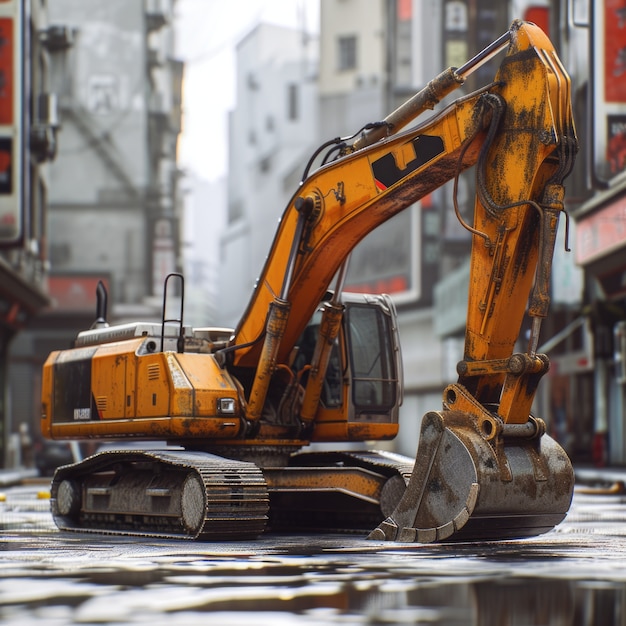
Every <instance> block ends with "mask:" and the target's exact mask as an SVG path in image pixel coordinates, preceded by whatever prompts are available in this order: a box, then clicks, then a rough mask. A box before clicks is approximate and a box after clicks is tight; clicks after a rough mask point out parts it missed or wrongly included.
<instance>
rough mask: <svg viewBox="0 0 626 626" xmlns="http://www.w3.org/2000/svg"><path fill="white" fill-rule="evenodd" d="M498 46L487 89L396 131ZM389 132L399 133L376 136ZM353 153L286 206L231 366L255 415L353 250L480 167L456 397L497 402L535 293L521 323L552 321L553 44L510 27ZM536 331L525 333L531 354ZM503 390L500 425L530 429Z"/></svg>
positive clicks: (558, 151)
mask: <svg viewBox="0 0 626 626" xmlns="http://www.w3.org/2000/svg"><path fill="white" fill-rule="evenodd" d="M505 45H507V46H508V51H507V54H506V56H505V57H504V60H503V61H502V63H501V66H500V69H499V71H498V74H497V76H496V77H495V80H494V82H493V83H492V84H491V85H488V86H486V87H485V88H483V89H481V90H479V91H478V92H476V93H473V94H470V95H469V96H467V97H464V98H461V99H459V100H457V101H456V102H454V103H453V104H452V105H450V106H449V107H448V108H447V109H445V110H444V111H443V112H442V113H440V114H439V115H437V116H435V117H434V118H433V119H431V120H429V121H428V122H426V123H424V124H421V125H419V126H417V127H416V128H414V129H412V130H409V131H407V132H403V133H397V132H396V131H397V130H398V129H399V128H400V127H401V126H403V125H406V124H407V123H408V121H409V120H410V119H412V118H414V117H415V116H417V115H419V114H420V113H422V112H423V111H424V110H425V109H427V108H432V107H433V106H434V104H435V103H436V102H438V101H439V100H440V99H441V98H442V97H443V96H445V95H447V94H448V93H449V92H450V91H452V90H453V89H455V88H456V87H458V86H460V85H461V84H463V82H464V79H465V76H466V75H467V74H468V73H469V72H470V71H472V70H473V69H474V68H475V67H476V66H477V65H478V64H480V63H482V62H483V61H484V60H486V59H487V58H490V57H491V56H492V55H493V54H495V53H497V52H498V51H499V50H501V49H502V47H503V46H505ZM389 133H396V134H391V135H390V136H384V135H385V134H389ZM381 136H382V137H381ZM352 149H353V150H354V151H353V152H352V153H351V154H348V155H347V156H344V157H343V158H340V159H338V160H337V161H335V162H332V163H330V164H328V165H326V166H324V167H322V168H320V169H319V170H318V171H316V172H315V173H314V174H313V175H312V176H310V177H309V178H308V179H306V180H305V181H304V182H303V184H302V186H301V187H300V189H299V190H298V192H297V193H296V194H295V195H294V197H293V198H292V200H291V201H290V203H289V205H288V207H287V209H286V211H285V213H284V215H283V217H282V219H281V222H280V224H279V228H278V231H277V233H276V237H275V239H274V243H273V245H272V247H271V250H270V253H269V255H268V258H267V261H266V263H265V266H264V268H263V271H262V272H261V274H260V276H259V278H258V281H257V286H256V289H255V291H254V293H253V295H252V298H251V300H250V302H249V304H248V307H247V309H246V312H245V313H244V315H243V317H242V319H241V321H240V322H239V325H238V326H237V329H236V331H235V333H234V336H233V338H232V340H231V344H230V347H229V348H228V350H229V352H230V354H231V357H232V365H233V366H234V367H236V368H241V367H249V368H256V371H257V375H256V381H257V382H258V381H259V380H260V379H262V380H263V381H265V384H259V385H255V386H253V388H252V390H251V392H250V401H251V404H252V406H251V407H249V408H250V414H251V415H252V417H253V419H256V418H257V417H258V415H260V409H261V407H262V405H263V402H264V400H265V393H266V386H267V384H269V382H268V381H269V378H270V376H271V373H272V371H273V369H274V368H275V366H276V363H284V362H286V361H287V359H288V357H289V354H290V352H291V350H292V348H293V346H294V345H295V343H296V341H297V339H298V337H299V336H300V335H301V333H302V331H303V329H304V327H305V325H306V323H307V321H308V320H309V319H310V317H311V315H312V313H313V312H314V310H315V309H316V307H317V306H318V304H319V302H320V301H321V299H322V296H323V294H324V293H325V291H326V290H327V289H328V286H329V284H330V282H331V280H332V278H333V276H334V275H335V274H336V273H337V271H338V270H339V268H340V267H341V266H342V264H343V263H344V262H345V260H346V258H347V257H348V255H349V254H350V252H351V250H352V249H353V248H354V247H355V246H356V244H357V243H358V242H359V241H360V240H361V239H363V238H364V237H365V236H366V235H367V234H368V233H369V232H371V231H372V230H374V229H375V228H376V227H377V226H379V225H380V224H382V223H383V222H384V221H386V220H388V219H389V218H391V217H392V216H394V215H396V214H397V213H399V212H400V211H403V210H404V209H406V208H407V207H409V206H410V205H412V204H413V203H415V202H416V201H418V200H419V199H421V198H423V197H424V196H425V195H427V194H428V193H430V192H432V191H433V190H434V189H437V188H438V187H440V186H441V185H442V184H444V183H445V182H447V181H449V180H451V179H453V178H455V177H456V176H458V174H459V173H460V172H461V171H463V170H464V169H466V168H468V167H470V166H472V165H475V164H476V163H477V162H478V168H477V199H476V208H475V224H474V226H473V227H472V226H469V225H467V228H468V229H469V230H472V232H473V249H472V262H471V263H472V266H471V276H472V285H471V289H470V296H469V297H470V303H469V310H468V324H467V341H466V352H465V355H464V360H463V362H462V364H461V365H460V372H461V377H460V384H461V385H463V387H464V388H465V389H467V390H468V393H469V394H470V395H471V396H472V398H474V399H475V400H477V401H478V402H491V403H492V402H498V401H499V394H500V391H501V389H502V386H503V385H504V378H505V372H504V371H503V367H504V369H506V367H505V366H503V362H505V361H507V360H508V358H509V357H510V356H511V355H512V353H513V346H514V344H515V342H516V340H517V337H518V334H519V331H520V328H521V325H522V319H523V315H524V312H525V309H526V302H527V300H528V295H529V293H530V292H531V288H532V300H531V307H530V310H529V313H530V315H532V316H534V319H537V320H540V319H541V318H542V317H545V315H546V312H547V304H548V301H549V298H548V283H549V276H550V265H551V259H552V250H553V247H554V240H555V236H556V229H557V224H558V219H559V215H560V213H561V212H562V210H563V205H562V201H563V187H562V184H561V183H562V180H563V179H564V177H565V176H566V175H567V174H568V173H569V171H570V169H571V166H572V163H573V159H574V155H575V152H576V137H575V132H574V127H573V122H572V112H571V105H570V92H569V77H568V76H567V73H566V72H565V70H564V69H563V68H562V66H561V64H560V61H559V59H558V57H557V55H556V53H555V51H554V48H553V47H552V44H551V43H550V41H549V40H548V38H547V37H546V36H545V35H544V33H543V32H542V31H541V30H540V29H539V28H538V27H536V26H534V25H532V24H530V23H522V22H514V23H513V25H512V27H511V29H510V31H509V32H508V33H506V34H505V35H504V36H503V37H501V38H500V39H499V40H498V41H496V42H494V44H493V45H492V46H490V47H489V48H488V49H487V50H486V51H485V52H483V53H482V54H481V55H479V56H478V57H476V59H475V60H474V62H473V63H468V64H466V66H464V67H463V68H460V69H459V70H453V69H449V70H447V71H446V72H444V73H442V74H441V75H440V76H439V77H437V78H436V79H435V80H433V81H431V83H429V85H428V86H427V87H426V88H425V89H424V90H423V91H422V92H420V93H418V94H417V96H416V97H414V98H413V99H412V100H411V101H409V102H408V103H406V104H405V105H403V107H401V108H400V109H399V110H398V111H396V112H394V113H392V114H391V115H390V116H389V117H388V118H387V120H385V123H384V124H382V125H378V127H377V128H376V129H374V130H373V131H369V134H366V135H364V136H362V137H360V138H359V139H357V141H356V142H355V143H354V144H353V147H352ZM533 283H534V287H533ZM267 311H270V314H269V315H266V312H267ZM538 328H539V325H538V324H537V323H534V324H533V340H532V341H533V342H534V344H535V347H536V342H537V334H538ZM519 360H520V359H518V361H519ZM522 360H523V359H522ZM540 361H541V358H540V357H537V356H536V355H534V350H533V349H531V350H530V357H529V362H526V361H524V365H523V367H524V368H525V369H526V370H529V371H532V372H536V371H537V370H541V369H542V368H544V366H543V365H542V364H541V363H540ZM477 362H479V363H482V365H477ZM542 362H543V361H542ZM520 366H521V365H520V364H519V363H518V364H517V368H518V369H519V367H520ZM485 368H487V371H485ZM494 368H495V371H494ZM509 378H510V377H509ZM516 381H519V378H517V379H516ZM505 387H506V391H507V398H506V399H505V402H506V403H507V404H508V405H510V407H511V408H510V411H507V421H509V420H512V421H514V422H525V421H526V419H527V416H528V410H529V408H530V403H531V402H532V395H533V394H532V392H531V390H530V389H529V388H528V386H527V387H526V390H525V391H524V392H522V391H520V389H519V387H520V385H519V384H517V382H516V383H512V382H511V380H507V383H506V385H505ZM524 394H525V401H524V402H523V403H522V404H520V399H521V397H522V396H524ZM515 407H517V408H515Z"/></svg>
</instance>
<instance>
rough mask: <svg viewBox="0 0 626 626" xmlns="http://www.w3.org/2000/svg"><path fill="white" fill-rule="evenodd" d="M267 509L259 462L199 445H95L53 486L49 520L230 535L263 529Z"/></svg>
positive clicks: (78, 527)
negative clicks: (220, 454)
mask: <svg viewBox="0 0 626 626" xmlns="http://www.w3.org/2000/svg"><path fill="white" fill-rule="evenodd" d="M268 508H269V499H268V493H267V487H266V483H265V480H264V478H263V474H262V472H261V470H260V469H259V468H258V467H257V466H256V465H254V464H253V463H247V462H242V461H233V460H230V459H225V458H222V457H218V456H215V455H212V454H208V453H204V452H189V451H170V450H147V451H143V450H142V451H128V450H117V451H115V450H111V451H106V452H100V453H98V454H96V455H94V456H92V457H89V458H87V459H85V460H84V461H81V462H80V463H76V464H73V465H66V466H63V467H60V468H58V469H57V471H56V473H55V475H54V478H53V481H52V486H51V509H52V515H53V518H54V521H55V523H56V525H57V526H58V527H59V528H60V529H61V530H70V531H74V532H77V531H78V532H87V533H89V532H91V533H102V534H116V535H144V536H151V537H165V538H175V539H203V540H218V539H227V540H230V541H233V540H241V539H248V538H254V537H256V536H258V535H259V534H261V533H262V532H263V531H264V530H265V527H266V523H267V519H268V518H267V514H268Z"/></svg>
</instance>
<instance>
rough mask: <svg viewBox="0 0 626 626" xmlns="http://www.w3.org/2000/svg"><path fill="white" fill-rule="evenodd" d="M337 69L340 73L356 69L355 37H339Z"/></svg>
mask: <svg viewBox="0 0 626 626" xmlns="http://www.w3.org/2000/svg"><path fill="white" fill-rule="evenodd" d="M338 44H339V49H338V54H339V57H338V61H339V63H338V66H339V67H338V69H339V71H340V72H344V71H346V70H353V69H355V68H356V35H349V36H343V37H339V40H338Z"/></svg>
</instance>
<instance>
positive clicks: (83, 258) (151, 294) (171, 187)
mask: <svg viewBox="0 0 626 626" xmlns="http://www.w3.org/2000/svg"><path fill="white" fill-rule="evenodd" d="M34 4H38V3H33V5H34ZM46 4H47V8H48V26H47V29H46V31H45V36H44V35H42V37H43V41H44V42H45V46H46V53H47V56H48V58H49V61H48V62H47V64H46V69H47V72H49V76H50V83H51V88H52V90H53V91H55V92H56V93H57V94H58V105H59V119H60V123H61V125H62V128H63V140H62V141H61V142H59V146H58V151H57V158H56V160H55V162H54V163H53V165H52V167H50V170H49V185H48V186H47V190H46V194H47V201H48V205H49V212H48V216H47V223H48V239H47V241H48V245H49V249H48V253H49V260H50V277H49V281H48V285H49V297H50V300H51V303H50V306H49V307H48V308H47V309H46V311H45V312H44V313H43V314H42V315H40V316H39V317H38V319H37V320H36V323H35V324H34V325H33V330H31V332H29V333H25V334H23V335H22V336H21V337H20V340H19V341H16V342H15V344H14V346H13V361H14V367H13V370H12V374H11V389H12V394H11V395H12V411H13V413H14V414H15V415H19V416H20V419H22V420H30V426H31V428H32V430H33V432H34V433H36V432H38V420H39V412H40V409H39V404H40V400H39V393H40V391H39V383H38V380H39V376H40V371H41V366H42V364H43V361H44V360H45V358H46V357H47V355H48V354H49V353H50V351H52V350H53V349H59V348H65V347H68V346H69V345H71V342H72V341H73V339H74V337H75V336H76V333H77V332H78V331H80V330H83V329H85V328H88V327H89V326H90V325H91V324H92V322H93V321H94V319H95V313H96V311H95V303H96V298H95V293H96V286H97V284H98V282H99V281H100V280H102V281H103V283H104V284H105V285H106V287H107V289H108V291H109V300H108V316H109V320H110V321H123V320H126V319H150V320H153V321H158V320H160V318H161V304H162V292H163V281H164V278H165V276H166V275H167V274H169V273H170V272H174V271H179V270H180V244H179V239H180V237H179V221H180V212H181V201H180V197H179V191H178V178H179V173H178V170H177V166H176V145H177V139H178V134H179V133H180V131H181V84H182V74H183V66H182V63H181V62H180V61H178V60H176V59H175V58H174V40H173V38H174V29H173V18H174V13H173V10H174V0H112V1H110V2H100V1H99V0H49V1H48V2H47V3H46ZM35 35H38V31H35ZM33 65H35V64H33ZM41 221H42V222H44V220H43V219H42V220H41ZM22 381H28V385H29V386H30V387H31V388H30V390H29V392H26V390H25V389H24V388H23V387H24V383H23V382H22ZM31 381H32V382H31Z"/></svg>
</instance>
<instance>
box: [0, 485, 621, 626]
mask: <svg viewBox="0 0 626 626" xmlns="http://www.w3.org/2000/svg"><path fill="white" fill-rule="evenodd" d="M0 491H1V492H2V496H0V530H1V531H2V535H1V537H2V538H1V540H0V623H1V624H3V626H4V625H6V626H13V625H15V626H17V625H18V624H19V626H28V625H29V624H49V625H57V624H58V625H59V626H61V625H68V624H100V625H101V624H110V625H114V624H115V625H117V624H150V625H151V626H161V625H163V626H165V625H166V624H167V626H171V625H172V624H184V625H189V626H195V625H196V624H198V625H200V624H202V625H203V626H206V625H207V624H211V625H220V624H232V625H235V626H238V625H242V626H244V625H245V626H249V625H251V624H254V625H255V626H256V625H259V626H265V625H268V626H270V625H271V626H283V625H285V624H296V623H297V624H305V625H311V626H317V625H322V624H323V625H329V624H330V625H332V624H342V625H345V624H436V625H441V626H443V625H450V626H452V625H454V626H457V625H461V624H476V625H481V626H483V625H484V626H509V625H510V626H515V625H520V626H529V625H532V624H537V625H570V624H572V625H588V624H589V625H591V624H598V625H600V626H610V625H613V624H615V625H617V624H619V625H626V495H625V494H623V493H621V492H618V493H604V494H602V493H593V494H588V493H584V492H583V491H581V490H577V491H576V494H575V496H574V503H573V506H572V509H571V511H570V513H569V514H568V517H567V518H566V520H565V521H564V522H563V523H562V524H561V525H560V526H559V527H557V528H556V529H555V530H553V531H551V532H550V533H548V534H546V535H543V536H541V537H537V538H533V539H525V540H518V541H507V542H498V543H486V542H485V543H475V544H469V543H466V544H446V545H435V546H433V545H428V546H424V545H406V544H403V545H399V544H387V543H378V542H370V541H366V540H365V539H364V538H363V537H362V536H346V535H327V536H275V535H266V536H263V537H261V538H260V539H258V540H256V541H249V542H238V543H230V544H224V543H206V542H191V541H172V540H158V539H154V540H153V539H144V538H115V539H114V538H111V537H107V536H104V535H87V536H85V535H77V534H70V533H63V532H59V531H58V530H57V529H56V527H55V526H54V523H53V522H52V518H51V516H50V513H49V510H48V505H49V501H48V500H47V499H46V496H47V495H48V494H47V490H46V485H42V484H39V485H38V484H31V485H27V486H18V487H11V488H3V489H1V490H0ZM2 497H3V498H4V499H2Z"/></svg>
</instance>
